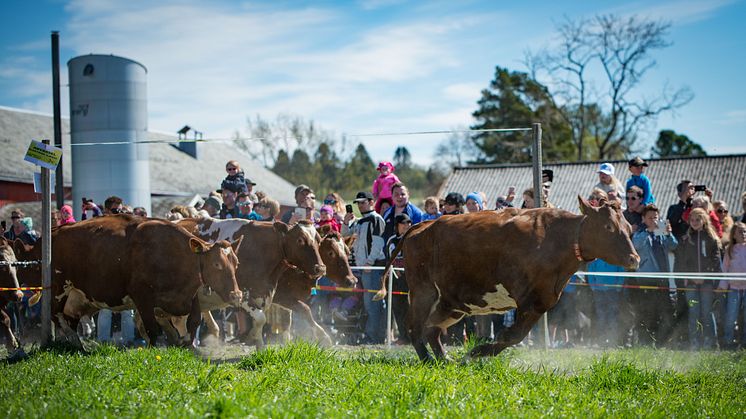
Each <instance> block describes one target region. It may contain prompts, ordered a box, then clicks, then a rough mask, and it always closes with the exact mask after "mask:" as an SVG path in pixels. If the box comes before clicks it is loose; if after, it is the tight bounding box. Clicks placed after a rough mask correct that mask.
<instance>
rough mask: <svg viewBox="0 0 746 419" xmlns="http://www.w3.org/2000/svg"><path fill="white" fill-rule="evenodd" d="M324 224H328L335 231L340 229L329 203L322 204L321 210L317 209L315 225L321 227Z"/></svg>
mask: <svg viewBox="0 0 746 419" xmlns="http://www.w3.org/2000/svg"><path fill="white" fill-rule="evenodd" d="M325 225H328V226H329V227H331V229H332V230H334V231H336V232H337V233H339V232H341V231H342V226H341V225H340V224H339V222H338V221H337V219H336V218H335V217H334V208H332V206H331V205H323V206H322V207H321V210H319V222H318V224H317V225H316V226H317V227H323V226H325Z"/></svg>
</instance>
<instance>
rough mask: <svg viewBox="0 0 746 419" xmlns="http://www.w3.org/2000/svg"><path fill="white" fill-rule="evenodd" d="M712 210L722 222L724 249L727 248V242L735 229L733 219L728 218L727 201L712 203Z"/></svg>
mask: <svg viewBox="0 0 746 419" xmlns="http://www.w3.org/2000/svg"><path fill="white" fill-rule="evenodd" d="M712 209H713V210H714V211H715V215H717V217H718V221H720V226H721V227H722V229H723V235H722V236H721V239H722V242H723V247H725V244H727V240H728V239H729V237H730V229H731V228H733V218H731V217H729V216H728V212H729V211H728V204H726V203H725V201H721V200H715V201H712Z"/></svg>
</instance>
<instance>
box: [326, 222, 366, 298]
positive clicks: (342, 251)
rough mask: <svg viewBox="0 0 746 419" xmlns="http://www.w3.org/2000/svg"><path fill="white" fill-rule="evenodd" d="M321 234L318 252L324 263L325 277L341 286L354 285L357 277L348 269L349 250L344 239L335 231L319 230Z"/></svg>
mask: <svg viewBox="0 0 746 419" xmlns="http://www.w3.org/2000/svg"><path fill="white" fill-rule="evenodd" d="M320 233H321V234H323V236H322V237H321V243H319V254H320V255H321V260H323V261H324V265H326V277H327V278H329V279H331V280H332V281H334V282H336V283H337V285H340V286H342V287H349V286H353V285H355V283H356V282H357V278H355V275H353V274H352V270H350V261H349V259H348V255H349V250H348V249H347V246H346V245H345V242H344V240H342V237H341V236H340V235H339V233H337V232H335V231H327V230H321V231H320Z"/></svg>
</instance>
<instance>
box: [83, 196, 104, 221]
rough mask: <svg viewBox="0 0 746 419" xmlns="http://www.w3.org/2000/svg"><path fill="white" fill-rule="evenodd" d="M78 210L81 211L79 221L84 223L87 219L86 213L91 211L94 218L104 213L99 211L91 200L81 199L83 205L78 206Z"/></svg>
mask: <svg viewBox="0 0 746 419" xmlns="http://www.w3.org/2000/svg"><path fill="white" fill-rule="evenodd" d="M80 209H81V211H82V214H81V216H80V219H81V220H83V221H85V220H86V219H88V211H91V213H92V214H91V215H92V216H93V217H94V218H95V217H100V216H102V215H103V214H104V213H103V211H101V208H99V206H98V205H96V204H95V203H94V202H93V200H92V199H90V198H85V197H83V204H82V205H81V206H80Z"/></svg>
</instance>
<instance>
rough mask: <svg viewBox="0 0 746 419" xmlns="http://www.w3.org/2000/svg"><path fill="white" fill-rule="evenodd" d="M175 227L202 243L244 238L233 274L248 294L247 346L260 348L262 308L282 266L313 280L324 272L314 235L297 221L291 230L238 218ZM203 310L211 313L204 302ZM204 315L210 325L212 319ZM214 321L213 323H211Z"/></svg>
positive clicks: (189, 222)
mask: <svg viewBox="0 0 746 419" xmlns="http://www.w3.org/2000/svg"><path fill="white" fill-rule="evenodd" d="M177 225H179V226H182V227H184V228H186V229H187V230H188V231H189V232H191V233H192V234H194V235H196V236H197V237H200V238H202V239H203V240H205V241H208V242H212V241H215V240H224V239H237V238H239V237H244V243H243V245H242V246H241V249H240V250H239V251H238V260H239V261H240V262H241V264H240V265H239V267H238V271H237V272H236V277H237V280H238V284H239V286H240V288H241V289H242V290H245V291H248V293H249V296H248V307H247V306H242V307H243V308H244V309H246V311H247V312H248V314H249V315H250V316H251V318H252V327H251V330H250V331H249V332H248V336H249V339H250V342H249V343H250V344H254V345H256V346H257V348H261V347H263V346H264V339H263V338H262V328H263V327H264V324H265V323H266V322H267V319H266V315H265V313H264V309H266V308H267V307H269V305H270V304H272V299H273V297H274V294H275V290H276V289H277V283H278V281H279V279H280V277H281V274H282V271H283V269H284V266H285V263H289V264H290V265H292V266H294V267H296V268H298V269H300V270H301V271H303V272H305V273H307V274H308V275H309V276H311V277H313V278H314V279H316V278H319V277H321V276H322V275H324V274H325V272H326V267H325V266H324V263H323V261H322V260H321V257H320V256H319V251H318V245H317V242H318V241H319V240H318V238H317V236H318V233H317V232H316V229H314V227H313V224H311V223H310V222H309V221H300V222H299V223H298V224H296V225H294V226H293V227H292V228H290V227H288V225H287V224H285V223H282V222H279V221H278V222H275V223H269V222H255V221H247V220H241V219H228V220H215V219H210V218H188V219H184V220H179V221H178V222H177ZM202 302H204V303H205V305H204V307H203V310H205V311H206V310H212V309H214V308H219V307H214V306H212V307H211V306H208V305H207V304H206V303H207V301H203V300H201V303H202ZM203 314H205V320H206V321H207V322H210V320H211V318H212V316H208V314H207V313H205V312H204V311H203ZM213 322H214V320H213Z"/></svg>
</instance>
